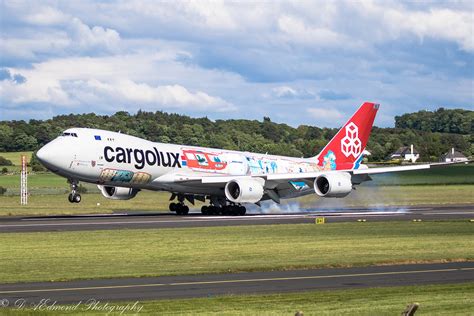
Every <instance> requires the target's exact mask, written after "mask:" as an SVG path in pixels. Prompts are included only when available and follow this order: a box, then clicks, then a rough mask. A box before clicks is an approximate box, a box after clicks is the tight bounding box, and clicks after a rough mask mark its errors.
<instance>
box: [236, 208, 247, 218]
mask: <svg viewBox="0 0 474 316" xmlns="http://www.w3.org/2000/svg"><path fill="white" fill-rule="evenodd" d="M245 213H247V209H246V208H245V206H239V208H238V215H240V216H244V215H245Z"/></svg>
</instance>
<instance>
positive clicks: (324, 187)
mask: <svg viewBox="0 0 474 316" xmlns="http://www.w3.org/2000/svg"><path fill="white" fill-rule="evenodd" d="M314 191H315V192H316V194H317V195H319V196H324V197H345V196H346V195H348V194H349V193H351V191H352V181H351V175H350V174H349V173H347V172H334V173H328V174H322V175H320V176H319V177H317V178H316V180H314Z"/></svg>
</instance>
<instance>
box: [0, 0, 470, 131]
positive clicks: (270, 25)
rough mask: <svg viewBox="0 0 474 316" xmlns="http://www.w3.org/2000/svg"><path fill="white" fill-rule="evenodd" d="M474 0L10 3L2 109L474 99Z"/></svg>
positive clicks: (41, 112) (182, 109) (266, 109)
mask: <svg viewBox="0 0 474 316" xmlns="http://www.w3.org/2000/svg"><path fill="white" fill-rule="evenodd" d="M473 15H474V1H470V0H468V1H449V2H448V1H429V0H427V1H417V2H414V1H390V0H384V1H142V0H136V1H134V0H132V1H113V0H111V1H104V2H98V1H97V2H96V1H88V0H81V1H79V0H72V1H59V0H55V1H7V0H0V19H1V21H0V120H20V119H23V120H29V119H48V118H51V117H53V116H55V115H59V114H69V113H90V112H94V113H97V114H113V113H115V112H117V111H128V112H130V113H136V112H137V111H138V110H139V109H141V110H144V111H166V112H173V113H180V114H186V115H190V116H193V117H203V116H207V117H209V118H210V119H228V118H233V119H240V118H245V119H257V120H262V118H263V117H264V116H267V117H270V118H271V120H272V121H275V122H281V123H287V124H290V125H292V126H298V125H300V124H308V125H316V126H320V127H323V126H324V127H337V126H340V125H342V124H343V123H344V121H345V120H346V119H347V118H348V117H349V116H350V115H351V114H352V113H353V112H354V111H355V110H356V108H357V107H358V106H359V105H360V104H361V103H362V102H364V101H374V102H377V103H380V104H381V107H380V110H379V113H378V117H377V119H376V122H375V124H376V125H378V126H380V127H391V126H393V125H394V116H396V115H400V114H403V113H407V112H415V111H419V110H435V109H437V108H439V107H445V108H464V109H473V108H474V58H473V57H474V34H473V33H474V21H473V20H474V18H473Z"/></svg>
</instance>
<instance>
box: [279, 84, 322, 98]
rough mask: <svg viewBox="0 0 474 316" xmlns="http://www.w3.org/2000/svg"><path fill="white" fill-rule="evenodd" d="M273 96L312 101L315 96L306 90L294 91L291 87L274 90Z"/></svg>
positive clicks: (280, 87)
mask: <svg viewBox="0 0 474 316" xmlns="http://www.w3.org/2000/svg"><path fill="white" fill-rule="evenodd" d="M272 92H273V94H274V95H275V96H276V97H277V98H280V99H311V98H314V94H313V93H311V92H310V91H308V90H306V89H294V88H292V87H289V86H279V87H275V88H273V89H272Z"/></svg>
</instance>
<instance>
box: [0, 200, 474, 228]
mask: <svg viewBox="0 0 474 316" xmlns="http://www.w3.org/2000/svg"><path fill="white" fill-rule="evenodd" d="M321 216H324V217H325V219H326V222H327V223H332V222H349V221H356V220H358V219H365V220H367V221H387V220H398V221H399V220H413V219H421V220H446V219H474V205H451V206H420V207H417V206H415V207H413V206H410V207H402V206H398V207H384V208H376V209H361V208H344V209H326V210H312V209H304V210H302V212H299V213H287V214H282V213H278V214H269V213H268V214H261V215H246V216H203V215H201V214H200V213H191V214H190V215H188V216H176V215H173V214H171V213H141V214H137V213H135V214H126V213H123V214H104V215H76V216H42V217H3V218H0V233H11V232H44V231H78V230H101V229H145V228H155V229H158V228H182V227H206V226H235V225H268V224H298V223H314V221H315V218H316V217H321Z"/></svg>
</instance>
